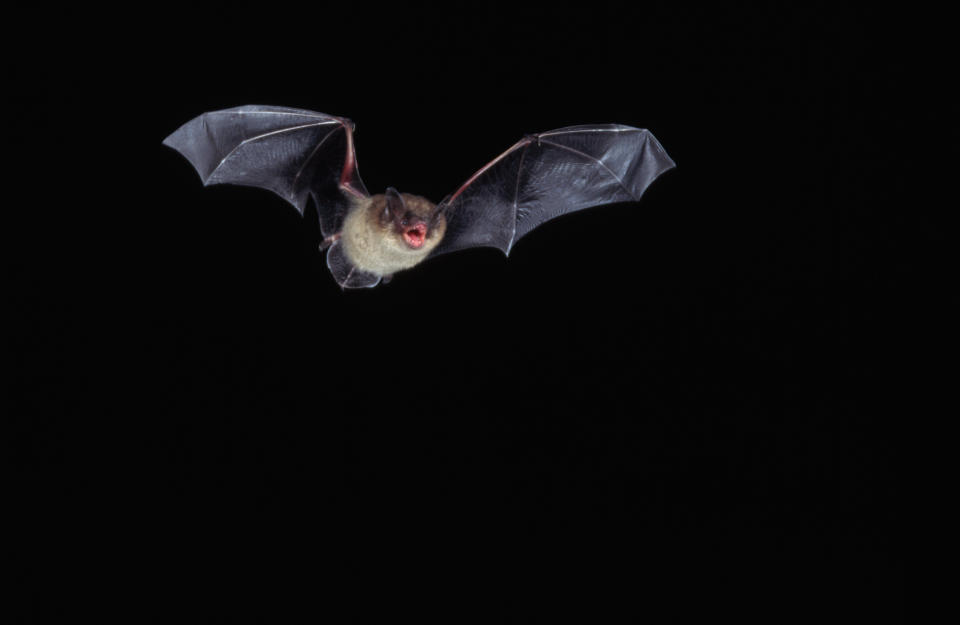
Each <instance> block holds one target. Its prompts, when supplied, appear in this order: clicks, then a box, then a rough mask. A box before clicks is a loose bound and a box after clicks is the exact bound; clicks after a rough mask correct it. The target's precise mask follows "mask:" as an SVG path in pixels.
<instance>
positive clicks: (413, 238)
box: [403, 224, 427, 248]
mask: <svg viewBox="0 0 960 625" xmlns="http://www.w3.org/2000/svg"><path fill="white" fill-rule="evenodd" d="M426 238H427V226H426V224H417V225H415V226H412V227H410V228H407V229H406V230H404V231H403V240H404V241H406V242H407V245H409V246H410V247H413V248H418V247H422V246H423V242H424V241H425V240H426Z"/></svg>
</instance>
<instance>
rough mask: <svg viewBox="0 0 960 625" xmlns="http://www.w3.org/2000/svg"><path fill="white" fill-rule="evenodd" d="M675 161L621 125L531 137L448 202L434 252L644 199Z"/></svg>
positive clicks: (512, 238)
mask: <svg viewBox="0 0 960 625" xmlns="http://www.w3.org/2000/svg"><path fill="white" fill-rule="evenodd" d="M674 166H675V165H674V162H673V160H671V158H670V157H669V156H668V155H667V153H666V151H665V150H664V149H663V146H661V145H660V143H659V142H658V141H657V139H656V138H655V137H654V136H653V133H651V132H650V131H649V130H645V129H641V128H632V127H630V126H622V125H618V124H598V125H587V126H570V127H567V128H560V129H557V130H551V131H548V132H542V133H539V134H535V135H527V136H526V137H524V138H523V139H521V140H520V141H518V142H517V143H515V144H514V145H513V146H512V147H511V148H509V149H508V150H507V151H506V152H504V153H503V154H501V155H500V156H498V157H497V158H495V159H494V160H493V161H491V162H490V163H488V164H487V165H486V166H484V167H483V168H481V169H480V170H479V171H478V172H477V173H475V174H474V175H473V176H471V177H470V179H469V180H467V181H466V182H465V183H464V184H463V185H461V187H460V188H459V189H457V190H456V191H455V192H454V193H453V194H452V195H450V196H449V197H448V198H447V199H445V200H444V201H443V202H441V206H440V209H441V210H443V212H444V215H445V216H446V219H447V232H446V235H445V236H444V239H443V241H442V242H441V243H440V245H439V246H437V249H436V250H434V252H433V253H432V255H433V256H436V255H438V254H444V253H446V252H453V251H456V250H460V249H464V248H468V247H483V246H485V247H495V248H497V249H499V250H501V251H503V253H504V254H509V253H510V249H511V248H512V247H513V245H514V244H515V243H516V242H517V241H518V240H520V238H521V237H523V236H524V235H525V234H527V233H528V232H530V231H531V230H533V229H534V228H536V227H537V226H539V225H540V224H542V223H544V222H546V221H548V220H550V219H553V218H554V217H559V216H560V215H564V214H566V213H572V212H574V211H578V210H582V209H584V208H590V207H591V206H599V205H601V204H611V203H614V202H631V201H637V200H639V199H640V196H641V195H643V192H644V191H645V190H646V189H647V187H648V186H649V185H650V183H651V182H653V181H654V180H655V179H656V178H657V176H659V175H660V174H662V173H663V172H665V171H667V170H669V169H672V168H673V167H674Z"/></svg>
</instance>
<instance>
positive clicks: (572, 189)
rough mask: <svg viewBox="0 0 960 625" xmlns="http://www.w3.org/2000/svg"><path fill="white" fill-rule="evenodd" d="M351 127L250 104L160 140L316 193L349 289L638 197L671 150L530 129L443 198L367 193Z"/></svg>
mask: <svg viewBox="0 0 960 625" xmlns="http://www.w3.org/2000/svg"><path fill="white" fill-rule="evenodd" d="M354 130H355V125H354V123H353V122H352V121H350V120H349V119H347V118H345V117H336V116H333V115H326V114H324V113H316V112H314V111H308V110H303V109H295V108H287V107H279V106H261V105H247V106H238V107H235V108H230V109H224V110H219V111H211V112H208V113H204V114H202V115H200V116H199V117H195V118H194V119H192V120H190V121H188V122H187V123H186V124H184V125H183V126H181V127H180V128H178V129H177V130H176V131H174V132H173V133H172V134H171V135H170V136H168V137H167V138H166V139H164V141H163V143H164V145H167V146H169V147H171V148H173V149H175V150H176V151H178V152H179V153H180V154H182V155H183V156H184V157H186V159H187V160H188V161H190V164H191V165H193V167H194V168H195V169H196V171H197V173H199V174H200V179H201V181H202V182H203V184H204V186H206V185H212V184H235V185H245V186H252V187H261V188H264V189H269V190H270V191H273V192H274V193H276V194H277V195H279V196H280V197H282V198H283V199H285V200H286V201H287V202H289V203H290V204H292V205H293V206H294V207H296V209H297V210H298V211H299V212H300V214H301V215H303V214H304V211H305V210H306V206H307V202H308V201H309V200H310V199H312V200H313V202H314V204H315V205H316V208H317V214H318V216H319V220H320V231H321V233H322V235H323V237H324V239H323V242H322V243H321V246H320V249H321V250H323V249H326V251H327V252H326V253H327V259H326V260H327V267H328V268H329V269H330V272H331V273H332V274H333V277H334V279H335V280H336V281H337V283H338V284H339V285H340V287H341V288H343V289H347V288H367V287H374V286H377V285H378V284H380V282H381V281H383V282H384V283H386V282H388V281H389V280H390V278H391V277H392V276H393V274H394V273H396V272H398V271H403V270H405V269H409V268H411V267H414V266H415V265H417V264H419V263H421V262H422V261H424V260H426V259H427V258H432V257H435V256H439V255H441V254H445V253H447V252H453V251H456V250H461V249H464V248H469V247H495V248H497V249H499V250H501V251H502V252H503V253H504V254H506V255H508V256H509V254H510V250H511V249H512V248H513V246H514V245H515V244H516V242H517V241H519V240H520V239H521V238H522V237H523V236H525V235H526V234H528V233H529V232H530V231H531V230H533V229H534V228H536V227H537V226H539V225H540V224H542V223H544V222H546V221H548V220H550V219H553V218H555V217H559V216H560V215H564V214H566V213H571V212H574V211H578V210H582V209H585V208H590V207H593V206H599V205H602V204H610V203H614V202H635V201H638V200H639V199H640V196H641V195H643V192H644V191H645V190H646V189H647V187H648V186H649V185H650V183H652V182H653V181H654V180H655V179H656V178H657V177H658V176H659V175H660V174H662V173H664V172H665V171H668V170H670V169H672V168H673V167H675V164H674V162H673V160H671V158H670V157H669V156H668V155H667V153H666V151H665V150H664V149H663V147H662V146H661V145H660V143H659V142H658V141H657V139H656V138H655V137H654V136H653V134H652V133H651V132H650V131H648V130H645V129H641V128H633V127H631V126H623V125H619V124H595V125H584V126H569V127H566V128H559V129H557V130H550V131H547V132H541V133H537V134H530V135H526V136H525V137H524V138H522V139H521V140H519V141H517V142H516V143H515V144H513V145H512V146H511V147H510V148H508V149H507V150H506V151H505V152H503V153H502V154H500V155H499V156H497V157H496V158H495V159H493V160H492V161H490V162H489V163H487V164H486V165H484V166H483V167H481V168H480V169H479V170H478V171H477V172H476V173H475V174H473V175H472V176H470V178H469V179H468V180H467V181H466V182H464V183H463V184H462V185H460V187H459V188H457V190H456V191H454V192H453V193H451V194H450V195H448V196H447V197H446V198H444V199H443V200H442V201H441V202H440V203H439V204H434V203H433V202H431V201H430V200H428V199H426V198H424V197H420V196H417V195H411V194H409V193H400V192H398V191H397V190H396V189H394V188H393V187H390V188H388V189H387V190H386V192H385V193H382V194H377V195H370V193H369V192H367V189H366V187H365V186H364V184H363V181H362V180H361V179H360V173H359V170H358V169H357V157H356V152H355V150H354V145H353V133H354Z"/></svg>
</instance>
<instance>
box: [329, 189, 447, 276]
mask: <svg viewBox="0 0 960 625" xmlns="http://www.w3.org/2000/svg"><path fill="white" fill-rule="evenodd" d="M400 196H401V198H402V200H403V204H404V206H405V207H406V208H407V210H408V211H409V212H410V213H411V217H410V218H408V221H407V223H406V224H405V225H404V224H403V223H402V222H403V218H401V228H402V230H401V231H400V233H399V235H400V236H397V233H396V232H394V221H393V220H392V219H390V218H389V217H388V218H387V219H386V220H385V219H384V218H383V216H385V215H387V216H389V213H390V210H389V208H388V206H387V204H388V197H387V195H385V194H382V195H374V196H373V197H371V198H365V199H358V200H357V201H356V202H354V204H353V206H351V207H350V209H348V211H347V216H346V218H345V219H344V220H343V230H342V231H341V233H340V243H341V244H342V245H343V252H344V254H345V255H346V256H347V258H348V259H349V260H350V262H351V263H352V264H353V265H355V266H356V267H357V268H358V269H360V270H362V271H366V272H369V273H373V274H376V275H378V276H391V275H393V274H394V273H396V272H397V271H402V270H404V269H410V268H411V267H413V266H414V265H416V264H418V263H420V262H421V261H422V260H424V259H426V258H427V256H429V255H430V252H432V251H433V250H434V249H436V247H437V244H439V243H440V241H441V240H442V239H443V235H444V232H445V231H446V225H447V223H446V219H444V217H443V215H437V221H436V223H435V224H434V226H433V227H431V228H428V229H426V230H425V231H424V230H423V229H422V228H421V227H420V226H421V224H423V225H426V224H427V223H428V220H429V219H430V218H431V216H432V215H433V214H434V213H435V212H436V205H435V204H434V203H433V202H431V201H430V200H428V199H426V198H422V197H418V196H415V195H409V194H407V193H402V194H400Z"/></svg>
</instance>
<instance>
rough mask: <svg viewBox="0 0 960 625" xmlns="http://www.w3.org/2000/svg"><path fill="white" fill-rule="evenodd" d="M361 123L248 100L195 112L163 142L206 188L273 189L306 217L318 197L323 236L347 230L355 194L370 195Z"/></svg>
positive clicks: (317, 203) (356, 195) (357, 195)
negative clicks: (359, 150) (356, 135)
mask: <svg viewBox="0 0 960 625" xmlns="http://www.w3.org/2000/svg"><path fill="white" fill-rule="evenodd" d="M353 129H354V124H353V122H352V121H350V120H349V119H346V118H344V117H335V116H333V115H327V114H325V113H317V112H315V111H308V110H305V109H295V108H289V107H285V106H264V105H259V104H248V105H245V106H237V107H234V108H231V109H223V110H220V111H210V112H209V113H204V114H203V115H200V116H199V117H195V118H193V119H191V120H190V121H188V122H187V123H186V124H184V125H183V126H181V127H180V128H178V129H177V130H176V131H175V132H174V133H173V134H171V135H170V136H169V137H167V138H166V139H164V140H163V143H164V145H166V146H169V147H171V148H173V149H175V150H176V151H178V152H180V154H182V155H183V156H185V157H186V158H187V160H189V161H190V164H191V165H193V167H194V169H196V170H197V173H198V174H200V179H201V180H202V181H203V184H204V185H212V184H236V185H244V186H250V187H260V188H262V189H269V190H270V191H273V192H274V193H276V194H277V195H279V196H280V197H282V198H283V199H285V200H286V201H287V202H289V203H290V204H292V205H293V206H294V207H295V208H296V209H297V210H298V211H299V212H300V214H301V215H302V214H303V212H304V210H305V209H306V206H307V201H308V199H309V198H310V197H313V200H314V202H315V203H316V205H317V211H318V213H319V216H320V226H321V230H322V231H323V234H324V236H329V235H331V234H334V233H335V232H339V231H340V226H341V225H342V221H343V217H344V214H345V210H346V208H347V206H348V204H349V198H350V197H351V196H355V197H367V196H368V195H369V193H367V189H366V187H364V186H363V181H362V180H361V179H360V173H359V171H358V170H357V157H356V153H355V151H354V148H353Z"/></svg>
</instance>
